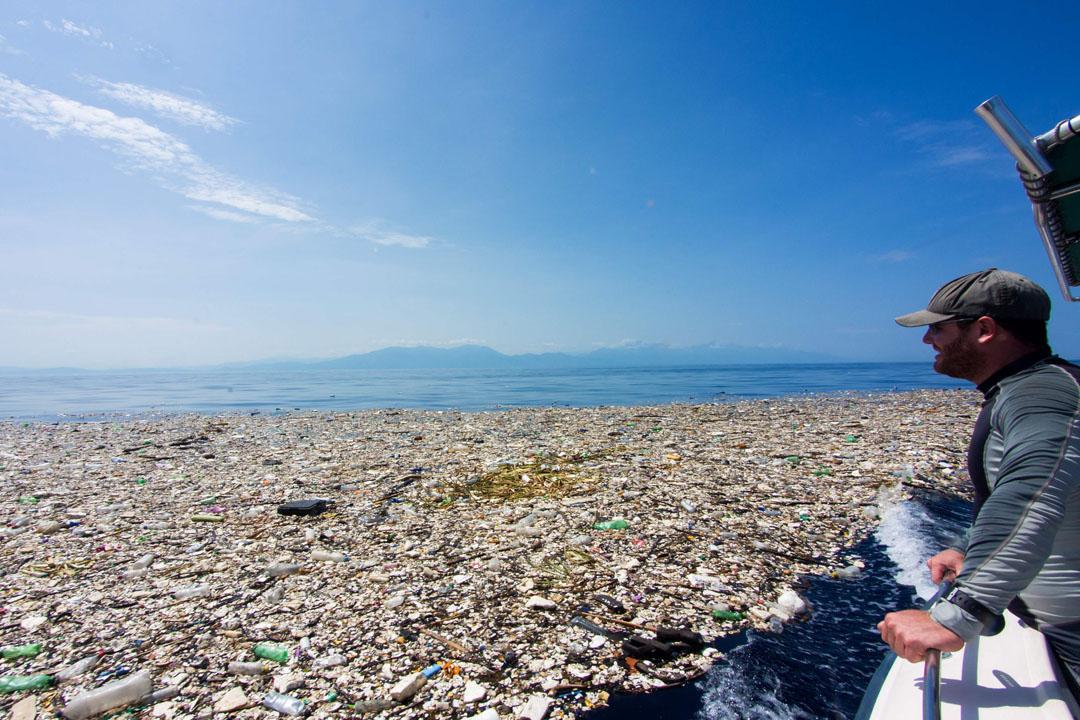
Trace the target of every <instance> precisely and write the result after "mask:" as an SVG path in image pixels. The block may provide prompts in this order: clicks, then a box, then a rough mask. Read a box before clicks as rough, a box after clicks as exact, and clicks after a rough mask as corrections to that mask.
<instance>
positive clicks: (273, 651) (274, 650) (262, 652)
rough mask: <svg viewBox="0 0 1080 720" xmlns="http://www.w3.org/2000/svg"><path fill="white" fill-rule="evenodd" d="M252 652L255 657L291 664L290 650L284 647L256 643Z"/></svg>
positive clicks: (274, 644)
mask: <svg viewBox="0 0 1080 720" xmlns="http://www.w3.org/2000/svg"><path fill="white" fill-rule="evenodd" d="M251 650H252V652H254V653H255V657H261V658H263V659H264V660H273V661H274V662H278V663H282V664H284V663H287V662H289V648H287V647H285V646H284V645H278V644H276V643H255V647H253V648H252V649H251Z"/></svg>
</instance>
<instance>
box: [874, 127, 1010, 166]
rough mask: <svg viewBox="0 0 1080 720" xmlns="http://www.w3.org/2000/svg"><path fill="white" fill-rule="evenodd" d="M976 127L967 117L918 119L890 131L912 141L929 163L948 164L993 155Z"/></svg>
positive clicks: (956, 164)
mask: <svg viewBox="0 0 1080 720" xmlns="http://www.w3.org/2000/svg"><path fill="white" fill-rule="evenodd" d="M980 130H981V128H980V127H979V126H978V125H977V124H975V123H974V122H971V121H970V120H920V121H918V122H913V123H908V124H907V125H903V126H901V127H898V128H896V130H895V131H894V134H895V135H896V137H898V138H900V139H901V140H903V141H904V142H907V143H909V144H911V145H913V146H914V147H915V148H916V149H917V151H918V152H919V153H920V154H921V155H923V156H924V157H926V158H927V160H928V161H929V162H930V164H931V165H933V166H935V167H942V168H952V167H959V166H962V165H971V164H973V163H981V162H983V161H985V160H989V159H992V158H994V157H995V156H994V154H993V153H992V152H990V150H989V148H988V147H987V145H986V144H985V143H982V142H981V139H980V137H979V131H980ZM973 141H975V142H973Z"/></svg>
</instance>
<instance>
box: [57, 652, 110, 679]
mask: <svg viewBox="0 0 1080 720" xmlns="http://www.w3.org/2000/svg"><path fill="white" fill-rule="evenodd" d="M99 659H100V658H99V656H98V655H90V656H88V657H84V658H83V659H82V660H76V661H75V662H73V663H71V664H70V665H68V666H67V667H63V668H61V669H60V671H59V672H58V673H56V680H57V682H67V681H68V680H72V679H74V678H77V677H79V676H80V675H82V674H83V673H87V672H90V671H91V670H93V669H94V666H95V665H97V664H98V660H99Z"/></svg>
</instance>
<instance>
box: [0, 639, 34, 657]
mask: <svg viewBox="0 0 1080 720" xmlns="http://www.w3.org/2000/svg"><path fill="white" fill-rule="evenodd" d="M39 653H41V643H31V644H30V645H5V646H4V647H0V657H3V658H4V659H5V660H13V659H14V658H23V657H37V656H38V654H39Z"/></svg>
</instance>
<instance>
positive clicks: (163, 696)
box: [139, 685, 180, 705]
mask: <svg viewBox="0 0 1080 720" xmlns="http://www.w3.org/2000/svg"><path fill="white" fill-rule="evenodd" d="M178 695H180V686H179V685H168V686H166V687H163V688H161V689H160V690H155V691H154V692H152V693H150V694H149V695H144V696H143V697H141V698H139V704H140V705H157V704H158V703H159V702H165V701H166V700H172V699H173V698H174V697H177V696H178Z"/></svg>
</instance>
